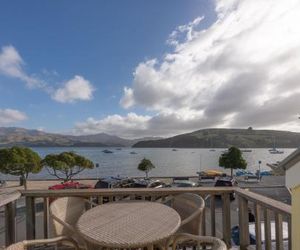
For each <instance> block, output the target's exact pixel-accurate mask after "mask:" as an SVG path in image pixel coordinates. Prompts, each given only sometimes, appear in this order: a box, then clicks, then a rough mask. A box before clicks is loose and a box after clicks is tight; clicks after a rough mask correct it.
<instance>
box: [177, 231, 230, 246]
mask: <svg viewBox="0 0 300 250" xmlns="http://www.w3.org/2000/svg"><path fill="white" fill-rule="evenodd" d="M185 244H188V246H189V247H190V246H193V249H195V248H196V249H211V250H227V247H226V245H225V243H224V242H223V241H222V240H220V239H218V238H215V237H210V236H197V235H192V234H178V235H176V236H175V237H174V239H173V244H172V250H176V249H178V246H179V248H182V246H184V245H185Z"/></svg>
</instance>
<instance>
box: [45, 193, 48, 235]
mask: <svg viewBox="0 0 300 250" xmlns="http://www.w3.org/2000/svg"><path fill="white" fill-rule="evenodd" d="M48 227H49V198H47V197H46V198H44V238H45V239H48V230H49V228H48Z"/></svg>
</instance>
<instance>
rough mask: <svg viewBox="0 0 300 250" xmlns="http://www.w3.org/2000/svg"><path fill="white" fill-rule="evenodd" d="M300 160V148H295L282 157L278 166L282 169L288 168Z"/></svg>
mask: <svg viewBox="0 0 300 250" xmlns="http://www.w3.org/2000/svg"><path fill="white" fill-rule="evenodd" d="M299 161H300V148H298V149H296V150H295V151H294V152H293V153H291V154H289V155H288V156H287V157H286V158H285V159H283V160H282V161H281V162H280V163H279V165H278V168H281V169H282V170H284V171H285V170H288V169H289V168H291V167H292V166H294V165H295V164H296V163H297V162H299Z"/></svg>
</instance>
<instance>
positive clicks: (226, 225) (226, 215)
mask: <svg viewBox="0 0 300 250" xmlns="http://www.w3.org/2000/svg"><path fill="white" fill-rule="evenodd" d="M222 203H223V213H222V222H223V239H224V241H225V243H226V245H227V247H228V248H230V247H231V217H230V197H229V194H228V193H225V194H222Z"/></svg>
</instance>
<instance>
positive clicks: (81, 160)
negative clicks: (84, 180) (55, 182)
mask: <svg viewBox="0 0 300 250" xmlns="http://www.w3.org/2000/svg"><path fill="white" fill-rule="evenodd" d="M42 165H43V166H45V167H46V168H47V170H48V172H49V174H50V175H52V176H55V177H57V178H58V179H62V180H64V181H69V180H71V179H72V178H73V177H74V176H75V175H77V174H79V173H80V172H82V171H83V170H85V169H92V168H94V163H93V162H92V161H90V160H89V159H87V158H85V157H83V156H81V155H78V154H76V153H74V152H63V153H60V154H49V155H47V156H46V157H45V158H44V159H43V160H42Z"/></svg>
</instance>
